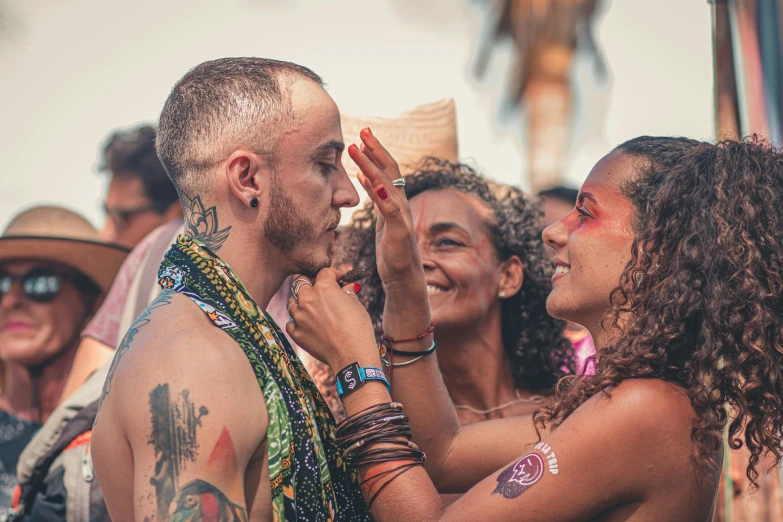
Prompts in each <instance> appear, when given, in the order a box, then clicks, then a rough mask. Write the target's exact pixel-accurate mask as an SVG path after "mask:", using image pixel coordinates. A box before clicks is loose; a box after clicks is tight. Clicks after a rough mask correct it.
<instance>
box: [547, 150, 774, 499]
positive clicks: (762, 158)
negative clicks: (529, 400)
mask: <svg viewBox="0 0 783 522" xmlns="http://www.w3.org/2000/svg"><path fill="white" fill-rule="evenodd" d="M618 150H619V151H620V152H622V153H624V154H627V155H630V156H632V157H635V158H637V159H638V167H637V168H638V170H639V174H640V175H639V176H638V178H637V179H634V180H631V181H630V182H628V183H627V184H626V185H625V186H624V187H622V190H623V193H624V195H625V196H626V197H627V198H628V199H629V200H630V202H631V204H632V207H633V209H634V214H635V217H634V220H633V223H632V225H633V229H634V233H635V239H634V243H633V248H632V258H631V260H630V261H629V263H628V265H627V266H626V268H625V270H624V272H623V274H622V277H621V278H620V281H619V286H618V287H617V288H616V289H615V290H614V291H613V292H612V295H611V303H612V306H611V308H610V310H609V311H608V312H607V314H606V315H605V316H604V323H603V324H604V326H605V327H607V326H608V327H609V328H613V329H615V331H616V332H617V335H616V336H615V337H614V340H613V341H612V342H611V345H610V346H608V347H606V348H605V349H602V350H600V352H599V354H598V364H597V369H596V375H594V376H585V377H580V378H578V379H574V378H571V377H565V378H564V379H563V380H561V382H560V383H558V385H557V387H556V391H555V399H554V400H553V402H552V403H551V404H550V405H548V406H546V407H545V408H544V409H543V410H541V411H540V412H539V413H538V414H537V418H536V420H537V425H538V426H544V425H550V426H551V427H557V426H558V425H559V424H561V423H562V422H563V420H564V419H565V418H566V417H568V415H570V414H571V413H572V412H573V411H574V410H576V409H577V408H578V407H579V406H580V405H581V404H583V403H584V402H585V401H586V400H588V399H589V398H590V397H592V396H594V395H596V394H597V393H599V392H602V391H604V392H608V391H609V388H611V387H612V386H615V385H617V384H618V383H620V382H621V381H623V380H625V379H630V378H638V377H642V378H644V377H649V378H657V379H662V380H664V381H669V382H672V383H676V384H678V385H680V386H682V387H683V388H684V389H685V390H686V391H687V393H688V396H689V398H690V401H691V404H692V405H693V408H694V410H695V412H696V420H695V421H694V424H693V428H692V434H691V438H692V440H693V441H694V445H695V454H694V457H695V458H696V462H701V463H708V464H714V460H713V459H712V458H711V455H714V453H713V452H716V451H717V450H719V449H720V447H721V432H722V430H723V429H724V428H725V426H726V423H727V422H728V423H729V425H728V436H729V444H730V446H731V447H732V448H733V449H738V448H740V447H741V446H742V444H743V441H744V444H746V445H747V447H748V450H749V452H750V461H749V465H748V469H747V475H748V478H749V479H750V481H751V483H752V484H754V485H756V479H757V478H758V471H757V470H756V467H757V465H758V463H759V460H760V458H761V457H762V456H763V455H764V454H766V452H767V451H770V452H772V453H773V454H774V456H775V457H776V459H775V460H776V461H778V462H779V461H780V458H781V453H783V450H782V449H781V433H782V431H781V430H783V297H781V293H782V292H783V155H782V154H781V151H779V150H776V149H774V148H772V147H771V146H770V145H768V144H767V143H765V142H763V141H761V140H759V139H758V138H756V137H753V138H748V139H746V140H744V141H732V140H728V141H723V142H721V143H719V144H717V145H713V144H709V143H702V142H698V141H693V140H689V139H684V138H657V137H647V136H644V137H640V138H635V139H632V140H630V141H628V142H626V143H624V144H622V145H620V146H619V147H618ZM621 324H622V326H621Z"/></svg>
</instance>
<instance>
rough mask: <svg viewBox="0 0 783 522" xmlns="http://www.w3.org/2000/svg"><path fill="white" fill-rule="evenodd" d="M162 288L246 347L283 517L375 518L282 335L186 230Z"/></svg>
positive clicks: (277, 516) (277, 510)
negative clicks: (265, 414)
mask: <svg viewBox="0 0 783 522" xmlns="http://www.w3.org/2000/svg"><path fill="white" fill-rule="evenodd" d="M158 280H159V283H160V285H161V287H163V288H164V289H168V290H173V291H176V292H179V293H181V294H184V295H186V296H187V297H189V298H190V299H191V300H192V301H193V302H194V303H196V304H197V305H198V306H199V308H201V310H202V311H203V312H204V313H205V314H207V316H208V317H209V318H210V320H212V322H213V323H214V324H215V326H217V327H219V328H222V329H223V331H224V332H226V333H227V334H228V335H230V336H231V337H232V338H233V339H234V341H236V343H237V344H238V345H239V346H240V347H241V348H242V350H243V351H244V352H245V355H247V358H248V360H249V361H250V364H251V366H252V367H253V371H254V372H255V374H256V378H257V379H258V384H259V385H260V386H261V390H262V391H263V393H264V399H265V400H266V406H267V409H268V410H269V431H268V432H267V442H268V444H267V445H268V448H269V478H270V481H271V487H272V513H273V516H274V520H275V522H278V521H284V520H285V521H294V520H298V521H308V522H311V521H313V522H314V521H324V522H327V521H363V520H371V517H370V514H369V512H368V511H367V508H366V507H365V504H364V500H363V498H362V495H361V491H360V489H359V486H358V482H357V478H356V474H355V473H353V472H352V471H351V470H348V469H346V465H345V463H344V462H343V461H342V459H341V457H340V455H339V451H338V449H337V446H336V444H335V440H334V432H335V423H334V419H333V418H332V415H331V413H330V412H329V408H328V407H327V406H326V403H325V402H324V400H323V397H321V394H320V393H319V392H318V389H317V388H316V387H315V385H314V384H313V381H312V380H311V379H310V376H309V375H308V374H307V372H306V371H305V369H304V367H303V366H302V364H301V362H300V361H299V359H298V358H297V356H296V354H295V353H294V351H293V349H292V348H291V346H290V344H289V343H288V341H287V340H286V338H285V336H284V335H283V334H282V332H280V329H279V328H278V327H277V325H276V324H275V323H274V321H273V320H272V318H271V317H269V316H268V315H267V314H265V313H263V312H262V311H261V310H259V309H258V307H257V306H256V304H255V303H254V302H253V299H252V298H251V297H250V294H248V292H247V290H246V289H245V287H244V285H243V284H242V282H241V281H240V280H239V277H237V275H236V273H234V271H233V270H231V268H230V267H229V266H228V265H226V264H225V263H224V262H223V261H221V260H220V258H218V257H217V256H215V255H214V254H212V253H211V252H210V251H209V250H207V248H206V247H205V246H204V245H202V244H200V243H198V242H196V241H194V240H193V239H192V238H190V237H188V236H184V235H181V236H179V237H178V238H177V243H176V244H175V245H173V246H172V247H171V250H169V252H168V253H167V254H166V256H165V258H164V259H163V263H162V264H161V268H160V272H159V274H158Z"/></svg>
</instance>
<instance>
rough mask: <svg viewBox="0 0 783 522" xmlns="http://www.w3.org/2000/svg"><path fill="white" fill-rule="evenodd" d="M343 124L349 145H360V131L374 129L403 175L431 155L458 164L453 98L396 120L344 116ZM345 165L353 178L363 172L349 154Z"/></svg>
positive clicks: (400, 115)
mask: <svg viewBox="0 0 783 522" xmlns="http://www.w3.org/2000/svg"><path fill="white" fill-rule="evenodd" d="M340 124H341V126H342V129H343V136H345V140H346V143H358V141H357V140H359V131H361V130H362V129H363V128H365V127H370V129H372V132H373V134H374V135H375V136H376V137H377V138H378V139H379V140H380V141H381V143H382V144H383V146H384V147H386V150H388V151H389V153H390V154H391V155H392V156H393V157H394V159H395V160H396V161H397V163H398V164H399V165H400V170H401V171H402V174H403V175H404V174H410V173H411V172H412V171H414V170H416V168H417V167H419V166H420V165H421V162H422V160H423V159H424V158H426V157H427V156H435V157H436V158H440V159H445V160H449V161H452V162H456V161H457V157H458V154H457V111H456V109H455V107H454V100H453V99H451V98H446V99H442V100H438V101H435V102H432V103H427V104H424V105H419V106H418V107H415V108H413V109H412V110H410V111H406V112H403V113H401V114H399V115H398V116H395V117H392V118H384V117H381V116H351V115H346V114H343V115H342V116H341V117H340ZM343 166H344V167H345V170H346V172H348V174H350V175H351V176H355V175H356V173H357V172H358V171H359V169H358V168H357V167H356V165H355V164H354V163H353V161H352V160H351V159H350V158H349V157H348V154H343Z"/></svg>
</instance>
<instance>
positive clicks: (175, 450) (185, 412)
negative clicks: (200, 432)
mask: <svg viewBox="0 0 783 522" xmlns="http://www.w3.org/2000/svg"><path fill="white" fill-rule="evenodd" d="M208 413H209V410H207V408H205V407H204V406H201V407H200V408H199V409H198V412H197V411H196V406H195V405H194V404H193V403H192V402H191V401H190V392H189V391H188V390H183V391H182V392H181V393H180V394H179V396H177V397H176V398H175V400H173V401H172V397H171V396H170V395H169V385H168V384H159V385H158V386H156V387H155V389H154V390H152V392H150V414H151V416H152V431H151V432H150V437H149V440H148V441H147V443H148V444H150V445H151V446H152V447H153V448H154V450H155V476H154V477H153V478H151V479H150V484H151V485H152V486H153V487H154V488H155V496H156V498H157V520H168V516H169V506H170V505H171V502H172V501H173V500H174V496H175V492H176V490H177V485H178V484H179V477H180V475H181V472H182V471H183V470H184V469H185V468H186V467H187V464H188V462H195V460H196V457H197V456H198V442H197V441H196V431H197V428H199V427H200V426H201V418H202V417H203V416H204V415H207V414H208ZM183 520H188V519H183Z"/></svg>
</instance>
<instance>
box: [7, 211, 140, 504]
mask: <svg viewBox="0 0 783 522" xmlns="http://www.w3.org/2000/svg"><path fill="white" fill-rule="evenodd" d="M127 254H128V250H127V249H126V248H124V247H121V246H116V245H110V244H106V243H103V242H101V241H100V239H99V234H98V232H97V231H96V230H95V228H93V226H92V225H91V224H90V223H89V222H88V221H87V220H86V219H84V218H83V217H82V216H80V215H79V214H77V213H75V212H73V211H71V210H68V209H65V208H62V207H58V206H43V205H42V206H36V207H32V208H29V209H27V210H24V211H22V212H20V213H19V214H18V215H17V216H16V217H14V218H13V219H12V220H11V222H10V223H9V224H8V227H7V228H6V229H5V232H4V233H3V235H2V237H0V361H1V364H2V367H3V372H2V390H0V513H3V511H4V510H5V509H6V508H8V507H9V506H10V491H11V490H12V488H13V485H14V484H15V482H16V477H15V468H16V461H17V459H18V457H19V454H20V452H21V451H22V449H23V448H24V446H25V444H26V443H27V442H28V441H29V439H30V438H31V437H32V435H33V433H34V432H35V430H36V428H37V427H38V426H40V425H41V424H42V423H43V422H45V421H46V419H47V417H48V416H49V414H50V413H51V412H52V411H53V410H54V409H55V407H56V406H57V403H58V401H59V399H60V394H61V392H62V387H63V385H64V383H65V380H66V377H67V376H68V373H69V371H70V369H71V365H72V362H73V356H74V353H75V350H76V346H77V344H78V341H79V337H80V333H81V330H82V328H83V327H84V325H85V324H86V323H87V321H88V319H89V318H90V316H91V315H92V314H93V312H94V311H95V310H96V308H97V306H98V305H99V303H100V301H101V299H102V298H103V296H104V295H105V294H106V291H107V290H108V289H109V287H110V286H111V283H112V280H113V279H114V276H115V274H116V273H117V270H118V269H119V267H120V265H121V264H122V262H123V260H124V259H125V256H126V255H127Z"/></svg>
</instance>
